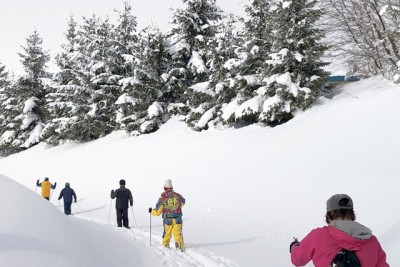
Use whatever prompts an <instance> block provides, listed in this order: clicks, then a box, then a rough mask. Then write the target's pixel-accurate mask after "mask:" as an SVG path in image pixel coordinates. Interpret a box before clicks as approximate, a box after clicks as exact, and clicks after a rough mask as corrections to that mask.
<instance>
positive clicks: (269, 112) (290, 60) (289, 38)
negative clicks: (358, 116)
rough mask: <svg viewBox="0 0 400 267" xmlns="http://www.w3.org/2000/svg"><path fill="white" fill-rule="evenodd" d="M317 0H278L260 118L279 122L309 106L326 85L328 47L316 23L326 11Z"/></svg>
mask: <svg viewBox="0 0 400 267" xmlns="http://www.w3.org/2000/svg"><path fill="white" fill-rule="evenodd" d="M316 3H317V1H315V0H292V1H284V0H275V2H274V6H273V7H272V8H271V15H272V17H273V18H274V22H275V25H274V31H273V43H272V47H271V54H270V59H269V60H268V61H267V64H268V65H269V68H266V69H267V71H266V72H265V74H264V76H265V77H267V78H266V79H265V80H264V82H266V85H265V88H262V89H260V90H259V91H258V95H261V96H264V97H265V98H266V101H265V102H264V103H263V106H262V112H261V115H260V120H261V121H264V122H267V123H279V122H282V121H286V120H288V119H291V118H292V117H293V116H294V115H295V114H296V112H297V111H300V110H305V109H306V108H309V107H310V106H311V105H312V104H313V102H314V100H315V98H316V97H317V96H318V94H319V93H320V91H321V89H322V88H323V86H324V83H325V80H326V76H327V73H326V72H325V71H324V70H323V69H322V67H323V66H325V65H326V63H325V62H323V61H322V56H323V53H324V51H326V49H327V47H326V46H324V45H323V44H322V43H321V39H322V37H323V34H324V33H323V31H322V30H320V29H318V27H317V25H316V23H317V21H318V20H319V19H320V17H321V15H322V11H321V10H320V9H318V8H317V7H316Z"/></svg>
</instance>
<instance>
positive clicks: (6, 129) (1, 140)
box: [0, 64, 19, 155]
mask: <svg viewBox="0 0 400 267" xmlns="http://www.w3.org/2000/svg"><path fill="white" fill-rule="evenodd" d="M10 85H11V81H10V78H9V74H8V72H7V71H6V69H5V66H4V65H2V64H0V151H1V154H2V155H7V154H9V153H13V152H15V151H14V149H12V148H11V142H12V141H13V140H14V139H13V136H14V131H13V128H14V127H13V125H12V124H11V123H12V119H13V118H15V117H16V116H17V115H18V113H19V111H18V109H17V106H16V105H15V102H16V99H15V97H13V95H12V91H11V90H10Z"/></svg>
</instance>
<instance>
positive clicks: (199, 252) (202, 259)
mask: <svg viewBox="0 0 400 267" xmlns="http://www.w3.org/2000/svg"><path fill="white" fill-rule="evenodd" d="M77 217H79V218H81V219H84V220H88V221H91V222H93V223H97V224H101V225H104V226H106V227H109V228H111V229H113V230H115V231H118V232H123V233H124V234H126V235H127V236H128V238H129V239H131V240H132V241H133V242H137V243H141V244H142V245H144V246H146V247H148V249H149V250H150V251H152V252H153V253H154V254H156V255H157V257H158V258H159V259H162V260H161V262H162V263H163V265H164V266H166V267H238V265H237V264H235V263H234V262H233V261H231V260H229V259H226V258H224V257H221V256H218V255H216V254H214V253H211V252H209V251H206V250H204V249H201V248H193V247H190V246H189V247H188V246H186V248H185V249H186V250H185V252H181V251H180V250H176V249H175V248H173V249H167V248H165V247H163V246H162V245H161V241H162V238H161V236H158V235H154V234H152V238H151V246H150V244H149V243H150V236H149V235H150V233H149V232H148V231H144V230H140V229H138V228H131V229H125V228H118V227H116V225H115V224H109V223H107V222H105V221H103V220H100V219H97V218H90V217H86V216H83V215H80V216H77Z"/></svg>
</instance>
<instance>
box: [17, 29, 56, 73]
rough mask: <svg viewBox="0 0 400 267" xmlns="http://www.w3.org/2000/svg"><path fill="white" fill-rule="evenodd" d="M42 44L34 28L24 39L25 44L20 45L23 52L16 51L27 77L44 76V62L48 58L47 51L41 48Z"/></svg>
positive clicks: (45, 62)
mask: <svg viewBox="0 0 400 267" xmlns="http://www.w3.org/2000/svg"><path fill="white" fill-rule="evenodd" d="M42 45H43V39H42V38H41V37H40V36H39V33H38V32H37V31H36V30H34V31H33V34H31V35H29V36H28V38H27V39H26V46H22V49H23V53H18V55H19V56H20V57H21V63H22V65H23V67H24V70H25V72H26V74H27V76H28V78H29V79H32V80H35V81H38V80H39V79H40V78H43V77H46V64H47V62H48V61H49V60H50V56H49V53H48V52H47V51H45V50H43V47H42Z"/></svg>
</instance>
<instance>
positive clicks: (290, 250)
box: [289, 238, 300, 253]
mask: <svg viewBox="0 0 400 267" xmlns="http://www.w3.org/2000/svg"><path fill="white" fill-rule="evenodd" d="M298 245H300V242H299V241H298V240H297V238H295V239H294V241H293V242H292V243H290V247H289V252H290V253H292V249H293V248H294V247H295V246H298Z"/></svg>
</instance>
